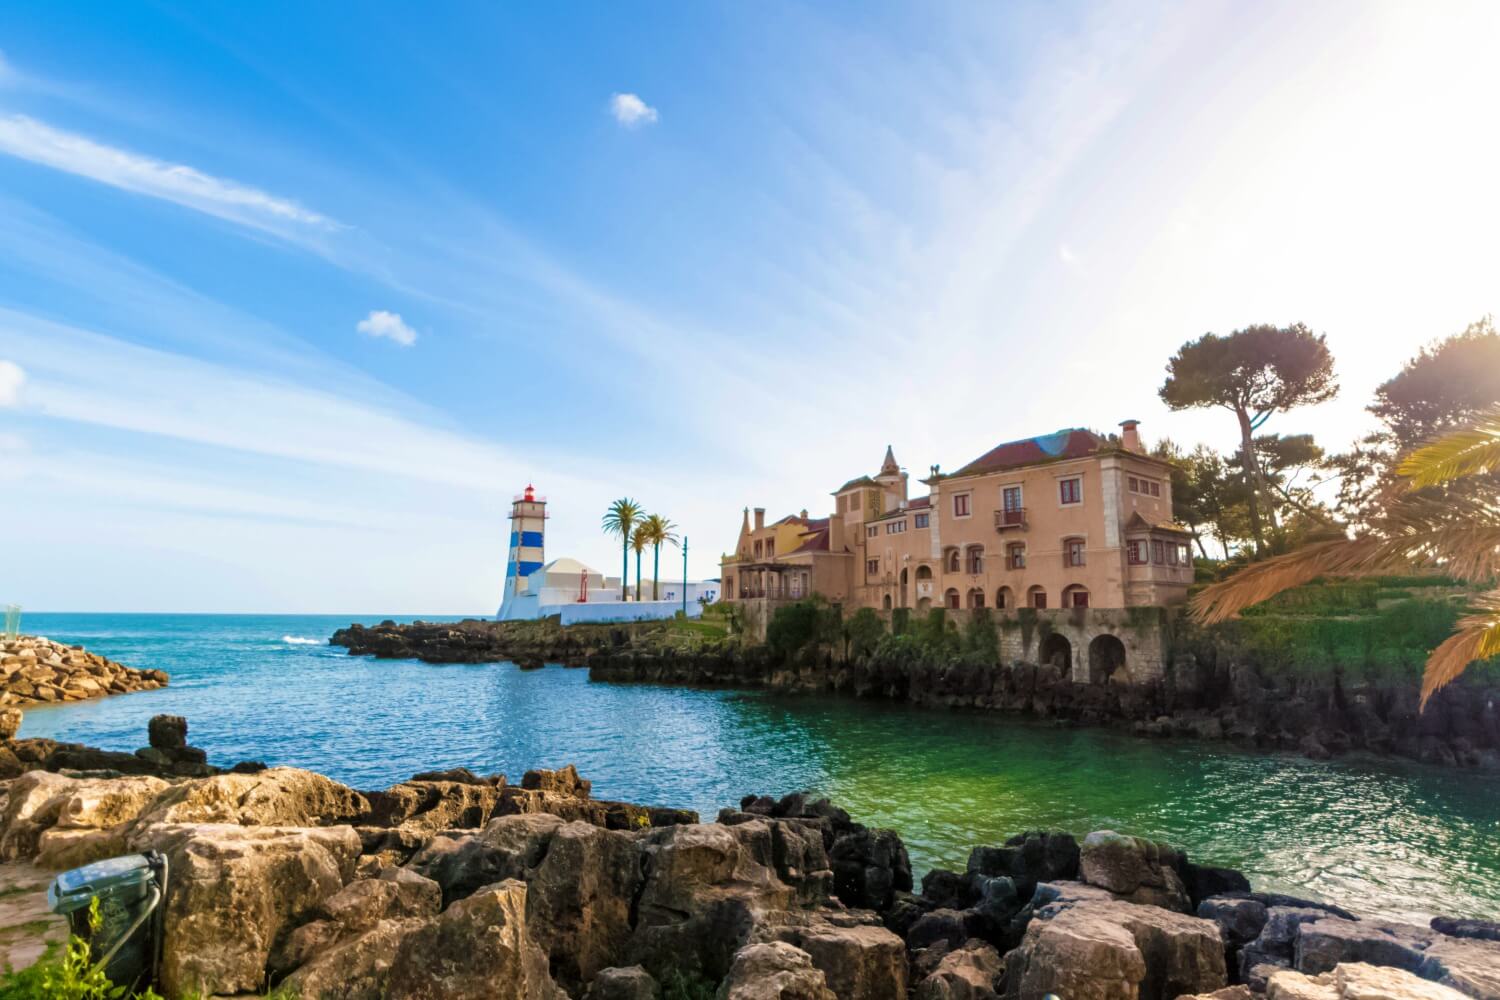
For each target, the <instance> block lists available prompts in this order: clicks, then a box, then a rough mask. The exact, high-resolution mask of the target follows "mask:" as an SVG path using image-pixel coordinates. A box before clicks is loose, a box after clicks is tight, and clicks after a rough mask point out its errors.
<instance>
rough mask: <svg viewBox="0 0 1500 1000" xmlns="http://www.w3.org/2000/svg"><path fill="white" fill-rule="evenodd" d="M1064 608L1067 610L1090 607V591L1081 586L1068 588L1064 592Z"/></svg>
mask: <svg viewBox="0 0 1500 1000" xmlns="http://www.w3.org/2000/svg"><path fill="white" fill-rule="evenodd" d="M1062 606H1063V607H1065V608H1086V607H1088V606H1089V589H1088V588H1087V587H1085V586H1083V585H1081V584H1077V583H1075V584H1073V585H1072V586H1071V587H1066V588H1064V589H1063V592H1062Z"/></svg>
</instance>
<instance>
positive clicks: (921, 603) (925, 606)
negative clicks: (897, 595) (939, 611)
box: [917, 597, 932, 615]
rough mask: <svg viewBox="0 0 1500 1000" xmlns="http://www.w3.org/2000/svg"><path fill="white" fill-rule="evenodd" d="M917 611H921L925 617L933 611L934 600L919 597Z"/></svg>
mask: <svg viewBox="0 0 1500 1000" xmlns="http://www.w3.org/2000/svg"><path fill="white" fill-rule="evenodd" d="M917 610H918V611H920V612H921V613H922V614H924V615H925V614H926V613H927V612H929V611H931V610H932V598H930V597H919V598H917Z"/></svg>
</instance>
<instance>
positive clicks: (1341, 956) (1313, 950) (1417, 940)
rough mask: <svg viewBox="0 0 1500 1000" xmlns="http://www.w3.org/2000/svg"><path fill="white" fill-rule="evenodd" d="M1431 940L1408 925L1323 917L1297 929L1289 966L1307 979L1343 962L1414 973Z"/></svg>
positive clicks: (1429, 934)
mask: <svg viewBox="0 0 1500 1000" xmlns="http://www.w3.org/2000/svg"><path fill="white" fill-rule="evenodd" d="M1435 936H1436V935H1434V934H1433V932H1432V931H1430V930H1428V929H1427V928H1425V927H1413V926H1411V925H1409V924H1393V923H1383V922H1379V921H1374V920H1358V921H1356V920H1344V919H1342V918H1341V917H1324V918H1322V919H1321V920H1313V921H1310V922H1304V923H1301V924H1300V925H1299V926H1298V927H1297V933H1296V940H1295V943H1294V948H1293V957H1292V965H1293V967H1294V968H1296V970H1297V971H1298V972H1302V973H1306V974H1307V975H1317V974H1318V973H1321V972H1331V971H1333V969H1334V967H1335V966H1337V965H1339V964H1341V963H1345V962H1348V963H1353V962H1364V963H1367V964H1369V965H1391V966H1395V967H1396V968H1398V969H1406V970H1407V971H1408V972H1415V971H1416V970H1417V967H1418V966H1419V965H1421V964H1422V950H1423V949H1424V948H1426V947H1427V946H1428V945H1429V944H1431V943H1432V939H1433V938H1434V937H1435Z"/></svg>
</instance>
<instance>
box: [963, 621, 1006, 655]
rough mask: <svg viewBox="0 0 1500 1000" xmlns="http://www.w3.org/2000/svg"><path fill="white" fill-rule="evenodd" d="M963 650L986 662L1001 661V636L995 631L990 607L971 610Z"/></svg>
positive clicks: (965, 628) (965, 630) (965, 629)
mask: <svg viewBox="0 0 1500 1000" xmlns="http://www.w3.org/2000/svg"><path fill="white" fill-rule="evenodd" d="M963 651H964V653H965V654H967V655H969V656H971V657H974V658H975V659H977V660H979V661H982V662H985V663H998V662H1000V636H999V635H998V634H997V633H996V631H995V622H994V619H992V618H991V617H990V609H989V608H975V609H974V610H973V611H971V612H969V623H968V625H966V626H965V627H964V635H963Z"/></svg>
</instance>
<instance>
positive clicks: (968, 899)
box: [922, 868, 979, 910]
mask: <svg viewBox="0 0 1500 1000" xmlns="http://www.w3.org/2000/svg"><path fill="white" fill-rule="evenodd" d="M922 897H923V898H924V899H926V900H927V901H928V902H930V903H932V904H933V905H934V906H936V907H938V908H940V909H949V910H962V909H966V908H968V907H970V906H972V905H974V903H975V901H976V900H978V898H979V893H978V892H977V891H976V890H975V888H974V884H973V882H972V881H971V880H970V878H969V876H968V875H967V874H963V875H960V874H959V873H958V872H950V871H947V870H945V869H942V868H934V869H933V870H932V871H930V872H928V873H927V874H926V875H924V876H922Z"/></svg>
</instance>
